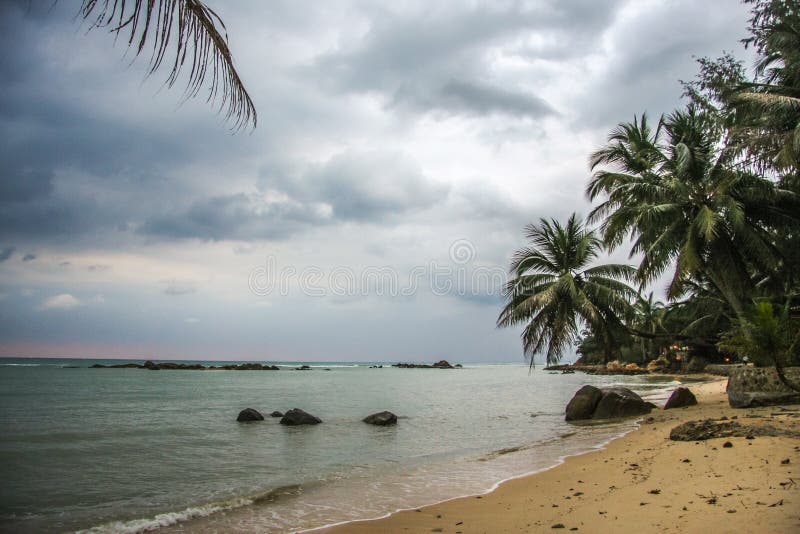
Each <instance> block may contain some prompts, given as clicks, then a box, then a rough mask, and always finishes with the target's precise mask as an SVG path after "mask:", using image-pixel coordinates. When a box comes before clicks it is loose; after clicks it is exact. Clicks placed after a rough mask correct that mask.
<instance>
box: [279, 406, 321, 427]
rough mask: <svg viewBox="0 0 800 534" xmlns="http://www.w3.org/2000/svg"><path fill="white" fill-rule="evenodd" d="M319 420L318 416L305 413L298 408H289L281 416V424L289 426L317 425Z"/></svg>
mask: <svg viewBox="0 0 800 534" xmlns="http://www.w3.org/2000/svg"><path fill="white" fill-rule="evenodd" d="M321 422H322V419H320V418H319V417H315V416H313V415H311V414H310V413H307V412H305V411H303V410H301V409H299V408H292V409H291V410H289V411H288V412H286V413H285V414H284V415H283V417H282V418H281V424H282V425H290V426H297V425H318V424H320V423H321Z"/></svg>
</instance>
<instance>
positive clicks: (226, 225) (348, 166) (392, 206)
mask: <svg viewBox="0 0 800 534" xmlns="http://www.w3.org/2000/svg"><path fill="white" fill-rule="evenodd" d="M287 172H288V171H278V174H275V173H274V171H269V170H268V171H264V173H263V176H262V177H261V179H260V186H261V188H262V189H263V191H262V192H259V193H236V194H231V195H221V196H213V197H208V198H203V199H199V200H196V201H194V202H192V203H191V204H190V205H189V206H188V207H187V208H186V209H185V210H180V211H175V212H171V213H168V214H162V215H157V216H154V217H151V218H149V219H148V220H147V221H145V223H144V224H143V225H142V226H141V227H140V228H139V230H138V231H139V233H141V234H145V235H151V236H159V237H172V238H199V239H204V240H223V239H270V240H271V239H284V238H286V237H288V236H290V235H292V234H295V233H297V232H300V231H303V230H305V229H308V228H311V227H314V226H322V225H333V224H338V223H342V222H347V221H355V222H364V223H383V222H386V221H388V220H390V219H391V218H392V217H394V216H397V215H400V214H404V213H410V212H415V211H419V210H424V209H427V208H429V207H430V206H432V205H433V204H434V203H436V202H438V201H441V200H443V199H444V198H445V197H446V196H447V192H448V188H447V187H446V186H442V185H438V184H436V183H434V182H432V181H431V180H430V179H429V178H428V177H426V176H425V175H424V174H423V173H422V169H421V168H420V166H419V164H417V163H416V162H414V161H413V160H412V159H410V158H408V157H406V156H404V155H402V154H398V153H392V152H366V153H357V152H345V153H342V154H339V155H336V156H334V157H332V158H331V159H329V160H328V161H327V162H325V163H324V164H322V165H317V166H311V167H310V168H309V169H307V170H306V171H305V172H303V173H301V174H300V175H299V176H296V175H292V174H290V173H288V174H287Z"/></svg>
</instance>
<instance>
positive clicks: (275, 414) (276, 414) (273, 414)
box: [269, 410, 283, 417]
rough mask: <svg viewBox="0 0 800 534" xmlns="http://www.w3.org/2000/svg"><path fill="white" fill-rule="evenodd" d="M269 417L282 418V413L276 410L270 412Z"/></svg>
mask: <svg viewBox="0 0 800 534" xmlns="http://www.w3.org/2000/svg"><path fill="white" fill-rule="evenodd" d="M269 416H270V417H283V413H282V412H279V411H278V410H275V411H274V412H272V413H271V414H269Z"/></svg>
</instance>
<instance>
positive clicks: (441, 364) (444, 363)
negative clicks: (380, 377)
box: [392, 360, 461, 369]
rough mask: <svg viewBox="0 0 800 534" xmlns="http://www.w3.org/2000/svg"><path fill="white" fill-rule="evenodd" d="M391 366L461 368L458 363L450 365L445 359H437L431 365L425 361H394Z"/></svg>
mask: <svg viewBox="0 0 800 534" xmlns="http://www.w3.org/2000/svg"><path fill="white" fill-rule="evenodd" d="M392 367H399V368H400V369H461V365H460V364H456V365H451V364H450V362H448V361H447V360H439V361H438V362H436V363H434V364H433V365H428V364H425V363H395V364H393V365H392Z"/></svg>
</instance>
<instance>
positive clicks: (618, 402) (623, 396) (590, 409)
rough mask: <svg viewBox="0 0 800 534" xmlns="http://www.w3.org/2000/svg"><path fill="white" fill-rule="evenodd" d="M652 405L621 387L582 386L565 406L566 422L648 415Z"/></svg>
mask: <svg viewBox="0 0 800 534" xmlns="http://www.w3.org/2000/svg"><path fill="white" fill-rule="evenodd" d="M653 407H654V404H652V403H650V402H645V401H644V400H642V398H641V397H640V396H639V395H637V394H636V393H634V392H633V391H631V390H629V389H628V388H623V387H613V388H602V389H598V388H596V387H594V386H583V387H582V388H581V389H579V390H578V391H577V392H576V393H575V395H574V396H573V397H572V400H571V401H570V402H569V404H567V409H566V416H565V417H564V418H565V419H566V420H567V421H579V420H583V419H616V418H619V417H631V416H635V415H644V414H646V413H650V410H652V409H653Z"/></svg>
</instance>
